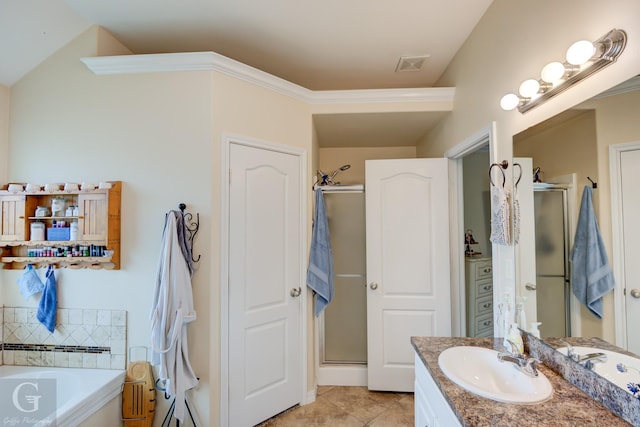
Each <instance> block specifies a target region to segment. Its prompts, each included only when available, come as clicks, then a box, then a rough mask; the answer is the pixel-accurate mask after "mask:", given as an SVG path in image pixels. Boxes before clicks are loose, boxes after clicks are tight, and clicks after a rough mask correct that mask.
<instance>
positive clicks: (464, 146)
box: [444, 122, 496, 337]
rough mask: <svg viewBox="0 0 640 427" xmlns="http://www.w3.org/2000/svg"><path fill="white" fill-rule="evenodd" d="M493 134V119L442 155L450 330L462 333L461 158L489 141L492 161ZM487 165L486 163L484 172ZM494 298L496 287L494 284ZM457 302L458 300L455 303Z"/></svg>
mask: <svg viewBox="0 0 640 427" xmlns="http://www.w3.org/2000/svg"><path fill="white" fill-rule="evenodd" d="M495 134H496V123H495V122H491V123H490V124H489V125H487V126H485V127H484V128H482V129H480V130H479V131H478V132H476V133H475V134H473V135H471V136H470V137H469V138H467V139H465V140H464V141H462V142H460V143H459V144H457V145H456V146H454V147H452V148H450V149H449V150H447V151H445V153H444V157H446V158H448V159H449V160H451V161H450V162H449V190H450V194H449V216H450V218H451V221H450V222H449V236H450V241H449V252H450V257H451V302H452V303H451V334H452V335H453V336H460V337H461V336H465V335H466V333H467V331H466V329H467V328H466V324H467V323H466V317H467V315H466V302H465V301H466V295H465V289H464V288H465V285H464V284H465V277H464V270H465V266H464V261H465V260H464V257H463V256H461V254H463V253H464V247H463V243H462V242H464V182H463V176H462V170H463V169H462V159H463V157H465V156H466V155H468V154H471V153H473V152H474V151H476V150H477V149H479V148H482V147H484V146H485V145H487V144H488V145H489V158H490V159H491V161H493V160H492V159H493V155H492V154H493V143H492V142H493V139H494V135H495ZM488 171H489V165H487V173H488ZM494 300H495V287H494ZM455 302H457V303H458V304H455Z"/></svg>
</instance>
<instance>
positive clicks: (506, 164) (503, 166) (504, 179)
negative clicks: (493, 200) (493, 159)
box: [489, 160, 509, 187]
mask: <svg viewBox="0 0 640 427" xmlns="http://www.w3.org/2000/svg"><path fill="white" fill-rule="evenodd" d="M496 166H498V167H499V168H500V169H499V170H500V172H501V173H502V186H503V187H504V184H505V183H506V182H507V177H506V176H505V174H504V169H506V168H508V167H509V162H508V161H507V160H503V161H501V162H500V163H492V164H491V166H489V181H490V182H491V185H493V186H494V187H495V185H496V184H495V183H494V182H493V177H492V176H491V171H492V169H493V168H494V167H496Z"/></svg>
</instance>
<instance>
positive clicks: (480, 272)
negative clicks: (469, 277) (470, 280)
mask: <svg viewBox="0 0 640 427" xmlns="http://www.w3.org/2000/svg"><path fill="white" fill-rule="evenodd" d="M491 277H493V267H492V266H491V263H490V262H486V263H485V262H483V263H482V264H478V265H476V278H477V279H478V280H480V279H488V278H491Z"/></svg>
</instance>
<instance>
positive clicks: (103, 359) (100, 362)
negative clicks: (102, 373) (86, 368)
mask: <svg viewBox="0 0 640 427" xmlns="http://www.w3.org/2000/svg"><path fill="white" fill-rule="evenodd" d="M96 359H97V365H96V367H97V368H98V369H111V355H110V354H108V353H106V354H98V355H97V358H96Z"/></svg>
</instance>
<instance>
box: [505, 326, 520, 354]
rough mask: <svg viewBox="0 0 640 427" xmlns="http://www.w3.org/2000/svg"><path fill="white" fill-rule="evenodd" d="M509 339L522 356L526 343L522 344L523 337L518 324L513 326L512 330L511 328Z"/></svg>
mask: <svg viewBox="0 0 640 427" xmlns="http://www.w3.org/2000/svg"><path fill="white" fill-rule="evenodd" d="M507 339H508V340H509V341H511V342H512V343H513V344H514V345H515V346H516V348H517V349H518V352H519V353H520V354H523V353H524V343H523V342H522V335H521V334H520V330H519V329H518V324H517V323H512V324H511V328H509V334H508V335H507Z"/></svg>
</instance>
